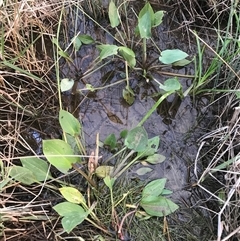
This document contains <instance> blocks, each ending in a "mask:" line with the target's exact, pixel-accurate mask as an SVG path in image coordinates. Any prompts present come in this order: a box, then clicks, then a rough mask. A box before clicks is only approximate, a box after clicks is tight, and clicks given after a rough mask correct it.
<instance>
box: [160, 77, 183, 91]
mask: <svg viewBox="0 0 240 241" xmlns="http://www.w3.org/2000/svg"><path fill="white" fill-rule="evenodd" d="M181 87H182V86H181V84H180V83H179V81H178V79H177V78H171V79H167V80H166V81H165V82H164V84H161V83H160V85H159V88H160V89H163V90H164V91H166V92H170V91H177V90H180V89H181Z"/></svg>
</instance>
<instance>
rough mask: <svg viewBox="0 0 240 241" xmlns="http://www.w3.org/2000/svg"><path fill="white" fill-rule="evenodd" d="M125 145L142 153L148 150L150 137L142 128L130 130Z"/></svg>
mask: <svg viewBox="0 0 240 241" xmlns="http://www.w3.org/2000/svg"><path fill="white" fill-rule="evenodd" d="M124 144H125V145H126V146H127V147H128V148H129V149H132V150H134V151H136V152H142V151H144V150H145V149H146V148H147V144H148V135H147V132H146V130H145V129H144V128H143V127H142V126H137V127H135V128H134V129H132V130H130V131H129V132H128V134H127V137H126V139H125V141H124Z"/></svg>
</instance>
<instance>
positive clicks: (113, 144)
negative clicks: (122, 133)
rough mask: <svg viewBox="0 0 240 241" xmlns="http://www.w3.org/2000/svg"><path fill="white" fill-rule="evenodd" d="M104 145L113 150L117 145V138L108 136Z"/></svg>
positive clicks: (112, 135) (111, 135)
mask: <svg viewBox="0 0 240 241" xmlns="http://www.w3.org/2000/svg"><path fill="white" fill-rule="evenodd" d="M104 145H106V146H108V147H109V148H110V150H113V149H114V148H115V147H116V145H117V138H116V136H115V135H114V134H110V135H109V136H107V138H106V139H105V141H104Z"/></svg>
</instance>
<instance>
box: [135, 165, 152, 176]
mask: <svg viewBox="0 0 240 241" xmlns="http://www.w3.org/2000/svg"><path fill="white" fill-rule="evenodd" d="M152 171H153V169H152V168H150V167H140V168H139V169H137V171H136V174H137V175H139V176H142V175H145V174H147V173H149V172H152Z"/></svg>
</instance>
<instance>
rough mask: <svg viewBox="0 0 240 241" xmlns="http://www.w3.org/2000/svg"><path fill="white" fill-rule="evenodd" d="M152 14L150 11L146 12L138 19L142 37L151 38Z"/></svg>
mask: <svg viewBox="0 0 240 241" xmlns="http://www.w3.org/2000/svg"><path fill="white" fill-rule="evenodd" d="M151 27H152V25H151V15H150V13H149V12H146V13H145V14H144V15H143V16H142V17H141V18H139V20H138V31H139V34H140V37H141V38H151V35H152V34H151Z"/></svg>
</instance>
